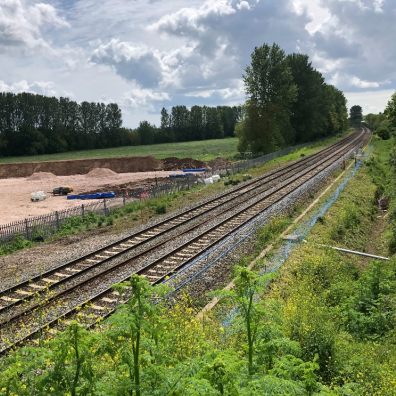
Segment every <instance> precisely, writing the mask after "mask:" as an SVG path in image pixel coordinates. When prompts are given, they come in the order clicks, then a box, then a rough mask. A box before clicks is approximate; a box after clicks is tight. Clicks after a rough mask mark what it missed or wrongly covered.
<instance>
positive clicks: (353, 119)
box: [349, 105, 363, 127]
mask: <svg viewBox="0 0 396 396" xmlns="http://www.w3.org/2000/svg"><path fill="white" fill-rule="evenodd" d="M362 121H363V113H362V107H361V106H358V105H355V106H352V107H351V109H350V111H349V123H350V125H351V126H352V127H360V126H361V124H362Z"/></svg>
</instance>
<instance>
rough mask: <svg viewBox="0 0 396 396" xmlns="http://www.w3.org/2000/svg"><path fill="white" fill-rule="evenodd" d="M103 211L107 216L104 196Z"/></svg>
mask: <svg viewBox="0 0 396 396" xmlns="http://www.w3.org/2000/svg"><path fill="white" fill-rule="evenodd" d="M103 211H104V214H105V216H107V206H106V198H103Z"/></svg>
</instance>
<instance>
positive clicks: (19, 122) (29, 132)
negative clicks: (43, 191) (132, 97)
mask: <svg viewBox="0 0 396 396" xmlns="http://www.w3.org/2000/svg"><path fill="white" fill-rule="evenodd" d="M121 125H122V116H121V110H120V108H119V107H118V105H117V104H115V103H109V104H104V103H88V102H82V103H80V104H79V103H77V102H75V101H72V100H70V99H68V98H62V97H61V98H59V99H58V98H55V97H47V96H43V95H35V94H31V93H20V94H13V93H0V155H2V156H9V155H24V154H30V155H35V154H46V153H56V152H62V151H69V150H80V149H91V148H101V147H111V146H115V145H121V144H123V143H126V142H127V140H128V139H127V132H126V131H125V130H123V129H122V128H121Z"/></svg>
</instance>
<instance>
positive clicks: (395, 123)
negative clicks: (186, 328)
mask: <svg viewBox="0 0 396 396" xmlns="http://www.w3.org/2000/svg"><path fill="white" fill-rule="evenodd" d="M385 115H386V118H387V119H388V120H389V121H390V123H391V126H392V127H396V92H395V93H394V94H393V95H392V97H391V99H390V100H389V102H388V104H387V106H386V109H385Z"/></svg>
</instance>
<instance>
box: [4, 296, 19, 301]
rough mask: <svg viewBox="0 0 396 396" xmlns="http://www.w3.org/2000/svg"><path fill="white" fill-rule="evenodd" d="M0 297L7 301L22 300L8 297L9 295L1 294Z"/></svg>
mask: <svg viewBox="0 0 396 396" xmlns="http://www.w3.org/2000/svg"><path fill="white" fill-rule="evenodd" d="M0 299H2V300H3V301H6V302H17V301H19V300H20V298H15V297H8V296H1V297H0Z"/></svg>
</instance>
